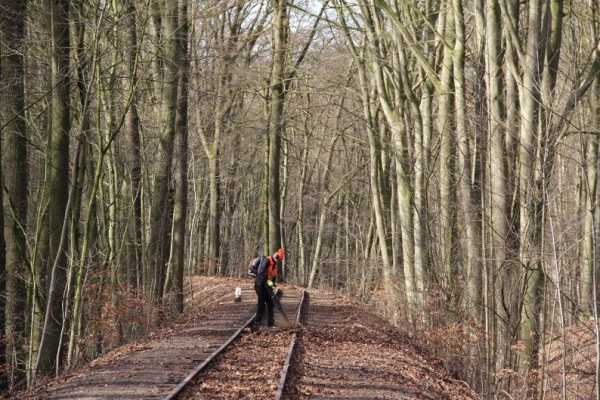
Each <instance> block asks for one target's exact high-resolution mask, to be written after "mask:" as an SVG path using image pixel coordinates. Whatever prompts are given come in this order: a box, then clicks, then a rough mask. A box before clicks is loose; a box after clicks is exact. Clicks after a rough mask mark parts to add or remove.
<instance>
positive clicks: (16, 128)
mask: <svg viewBox="0 0 600 400" xmlns="http://www.w3.org/2000/svg"><path fill="white" fill-rule="evenodd" d="M26 5H27V2H25V1H8V2H5V5H4V6H3V10H1V11H0V46H1V49H0V62H1V64H0V76H1V79H0V82H1V87H2V88H3V93H4V95H3V99H2V102H1V103H0V125H1V127H0V138H2V141H3V143H1V145H2V152H1V154H2V158H3V160H2V166H3V170H2V174H3V179H2V182H3V185H2V186H0V191H2V192H4V191H6V197H5V201H6V202H5V203H2V202H1V201H0V204H3V212H2V214H3V217H4V224H3V225H0V229H2V230H3V234H4V240H5V241H6V253H5V257H6V259H5V260H6V264H5V265H6V267H4V260H3V261H2V264H3V267H2V268H1V270H2V271H1V272H0V273H1V274H2V278H0V279H2V280H3V282H5V284H6V298H5V299H4V295H2V298H3V301H6V308H4V307H0V314H4V310H6V319H5V323H6V330H4V324H2V326H0V328H2V330H1V331H0V335H2V334H5V335H6V338H9V339H10V340H9V341H8V342H7V345H6V360H8V361H9V364H8V371H7V374H8V377H9V380H10V383H9V386H10V387H11V388H13V389H15V388H18V387H19V386H21V385H22V384H23V381H24V379H25V373H24V371H25V365H24V362H25V359H24V358H25V357H24V345H25V344H26V343H25V339H26V338H25V309H26V307H25V303H26V289H25V282H26V278H27V243H26V239H25V234H26V229H27V191H28V165H27V131H26V125H25V88H24V62H23V53H24V50H23V47H24V46H23V42H24V40H25V12H26ZM4 270H5V271H6V272H4ZM0 293H4V291H3V290H0ZM3 343H4V341H3ZM0 351H1V352H2V357H4V348H1V349H0ZM0 365H4V362H0ZM1 375H4V374H1ZM6 383H8V382H6ZM2 386H3V385H2V384H1V383H0V387H2Z"/></svg>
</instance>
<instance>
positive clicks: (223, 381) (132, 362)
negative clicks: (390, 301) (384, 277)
mask: <svg viewBox="0 0 600 400" xmlns="http://www.w3.org/2000/svg"><path fill="white" fill-rule="evenodd" d="M284 290H285V295H284V296H283V298H282V301H281V303H282V306H283V308H284V310H285V312H286V314H287V316H288V317H289V318H290V319H291V320H292V322H294V324H293V325H295V327H294V328H291V329H290V328H289V327H285V326H284V319H283V318H282V317H281V315H280V314H279V313H278V312H275V322H276V325H278V327H277V328H275V329H268V328H264V329H259V330H257V331H252V330H251V329H250V328H249V327H248V325H249V323H250V322H251V321H252V317H253V314H254V308H255V299H256V297H255V295H254V293H253V289H252V285H251V284H250V283H249V284H248V285H247V286H245V287H243V288H242V297H243V298H244V299H246V300H245V301H244V302H242V303H234V302H233V301H232V300H233V299H231V298H229V297H224V298H223V302H222V303H221V304H219V305H218V306H215V307H213V308H211V309H210V312H209V313H205V314H203V317H202V318H201V319H199V320H197V321H195V322H194V324H193V325H190V326H188V327H187V328H185V329H181V328H179V329H176V330H177V332H176V333H174V334H173V335H171V336H169V337H166V338H163V339H160V340H152V341H150V342H148V343H147V344H146V345H144V346H146V348H142V349H138V350H137V351H133V352H130V353H128V354H125V355H124V356H123V357H121V358H118V359H115V357H112V358H111V360H112V361H111V362H110V363H108V362H104V363H100V364H98V365H95V366H92V367H88V368H87V369H86V370H85V372H82V373H80V374H74V375H75V376H72V377H70V378H69V379H63V380H62V382H59V383H56V384H54V386H53V387H46V388H44V389H43V391H38V392H37V393H36V395H35V396H33V397H32V396H20V397H18V398H19V399H36V400H37V399H82V400H86V399H109V398H110V399H178V400H182V399H185V400H197V399H210V400H216V399H269V400H271V399H277V400H279V399H294V400H296V399H298V400H304V399H306V400H308V399H311V398H348V399H349V398H382V399H383V398H385V399H432V400H433V399H442V398H443V399H449V400H451V399H461V400H463V399H476V398H477V395H476V394H475V393H474V392H473V391H471V390H470V389H469V388H468V387H467V386H466V385H465V384H464V383H461V382H459V381H456V380H455V379H454V378H453V377H452V376H450V375H449V374H448V373H447V372H446V371H445V370H443V369H442V368H441V367H440V366H436V365H434V364H431V363H429V362H428V361H427V360H426V358H425V357H424V356H423V354H421V353H420V351H419V350H418V349H415V348H413V347H411V345H410V343H408V342H409V339H408V338H406V337H405V336H404V335H402V334H401V333H400V332H399V331H398V330H397V329H396V328H394V327H393V326H391V325H389V324H388V323H386V322H385V321H384V320H382V319H381V318H379V317H377V316H376V315H374V314H372V313H370V312H368V311H367V310H365V309H364V308H361V307H357V305H355V304H352V303H351V302H349V301H348V299H345V298H344V297H342V296H338V295H335V294H331V293H323V292H319V291H311V292H310V298H309V293H308V292H305V291H304V290H301V289H298V288H294V287H287V286H286V287H284ZM309 303H310V304H309ZM299 322H301V326H299ZM174 330H175V329H174Z"/></svg>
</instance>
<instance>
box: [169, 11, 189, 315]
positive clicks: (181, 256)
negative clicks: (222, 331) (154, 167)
mask: <svg viewBox="0 0 600 400" xmlns="http://www.w3.org/2000/svg"><path fill="white" fill-rule="evenodd" d="M179 7H180V14H179V16H180V19H179V21H180V26H179V41H178V59H179V62H180V70H179V74H180V75H179V95H178V98H179V101H178V103H179V106H178V110H177V123H176V137H175V154H176V157H175V208H174V212H173V251H172V254H173V256H172V260H171V266H172V269H173V292H174V306H175V310H176V311H177V312H179V313H181V312H183V276H184V267H185V232H186V219H187V208H188V201H187V200H188V183H187V182H188V174H187V170H188V115H187V114H188V75H189V66H190V63H189V58H188V57H189V56H188V51H187V47H188V31H189V22H188V15H187V10H188V0H180V6H179Z"/></svg>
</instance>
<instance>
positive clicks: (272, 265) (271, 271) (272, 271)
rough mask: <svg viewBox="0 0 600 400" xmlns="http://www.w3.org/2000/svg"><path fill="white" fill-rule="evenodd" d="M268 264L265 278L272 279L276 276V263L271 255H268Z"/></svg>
mask: <svg viewBox="0 0 600 400" xmlns="http://www.w3.org/2000/svg"><path fill="white" fill-rule="evenodd" d="M267 258H268V259H269V266H268V267H267V279H268V280H270V281H272V280H275V277H276V276H277V263H276V262H275V260H273V256H268V257H267Z"/></svg>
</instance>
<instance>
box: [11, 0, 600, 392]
mask: <svg viewBox="0 0 600 400" xmlns="http://www.w3.org/2000/svg"><path fill="white" fill-rule="evenodd" d="M599 40H600V6H599V5H598V3H597V1H596V0H571V1H563V0H546V1H542V0H527V1H519V0H464V1H463V0H420V1H412V0H212V1H191V0H177V1H176V0H172V1H170V0H139V1H135V0H73V1H68V0H29V1H26V0H2V1H1V2H0V41H1V46H0V61H1V63H0V132H1V148H2V158H1V164H0V169H1V172H2V173H1V177H2V190H0V203H1V204H2V213H0V225H1V227H2V229H0V274H1V275H0V311H1V312H0V332H2V334H1V337H2V340H1V341H0V364H2V365H4V366H5V367H3V368H1V369H0V388H2V391H3V392H4V393H6V392H8V391H15V390H18V389H21V388H24V387H26V386H28V385H33V384H35V382H39V381H40V380H41V379H42V378H44V377H48V376H54V375H56V374H58V373H60V372H61V371H64V370H68V369H71V368H73V367H75V366H78V365H81V364H82V363H83V362H85V361H88V360H90V359H93V358H94V357H96V356H98V355H100V354H102V353H103V352H106V351H108V350H110V349H112V348H114V347H115V346H117V345H119V344H122V343H125V342H127V341H130V340H133V339H136V338H139V337H141V336H143V335H144V334H146V333H147V332H149V330H150V329H152V328H153V327H155V326H157V325H159V324H161V323H162V322H163V321H166V320H169V318H172V317H173V316H174V315H176V314H177V313H181V312H185V305H184V301H183V298H184V292H185V290H186V282H187V280H186V277H187V276H189V275H191V274H218V275H229V276H242V275H244V274H245V273H246V265H247V263H248V261H249V260H250V259H251V258H252V257H253V256H255V255H257V254H259V253H264V254H270V253H271V252H272V251H273V250H275V249H277V248H278V247H282V248H284V249H285V251H286V259H285V263H284V265H283V266H282V275H283V280H285V281H286V282H288V283H292V284H296V285H300V286H304V287H313V288H323V289H328V290H335V291H338V292H341V293H344V294H348V295H350V296H353V297H355V298H357V299H359V300H360V301H363V302H365V304H367V305H369V306H370V307H372V309H373V310H374V311H376V312H378V313H380V314H382V315H384V316H385V317H386V318H388V319H389V320H390V321H392V322H394V323H395V324H397V325H398V326H399V327H401V328H402V329H403V330H406V331H407V332H409V333H410V334H411V335H412V336H413V337H415V338H421V339H422V342H423V343H425V344H428V345H431V346H433V347H435V346H438V347H445V348H447V349H451V351H450V352H447V353H448V354H452V358H451V359H447V360H446V362H447V365H448V366H449V368H451V369H452V370H453V371H454V372H455V374H456V376H457V377H458V378H460V379H462V380H465V381H466V382H468V383H469V384H470V385H471V386H472V387H473V388H475V389H476V390H477V391H479V392H480V393H481V394H482V395H483V396H484V397H486V398H493V397H499V398H504V397H506V398H508V397H509V396H512V397H511V398H525V397H528V398H536V397H540V396H542V394H543V393H544V382H546V380H545V378H546V375H545V373H546V361H547V357H546V353H545V347H544V345H545V344H546V343H548V342H549V341H550V340H552V338H553V337H554V336H555V335H556V333H560V332H563V331H564V330H565V329H566V327H568V326H570V325H575V324H578V323H581V322H582V321H587V320H592V321H597V312H598V308H597V306H596V305H597V299H598V298H599V296H600V294H599V293H598V290H597V288H598V286H597V285H596V280H597V279H598V278H600V276H599V275H598V271H599V269H598V263H599V261H598V260H597V258H598V237H599V233H598V232H599V229H600V223H599V220H598V209H597V207H596V203H597V200H598V190H597V179H598V161H599V159H598V143H599V135H600V77H599V71H600V41H599ZM593 326H594V327H595V328H594V329H595V331H596V332H598V330H599V326H598V324H597V323H596V324H593ZM596 337H597V339H596V343H598V344H600V336H599V335H596ZM596 347H597V348H600V347H599V346H596ZM598 371H600V365H599V368H598ZM599 378H600V373H598V372H597V373H596V381H597V382H600V379H599ZM568 384H569V383H568V381H567V379H565V378H564V377H563V378H562V386H563V391H564V393H566V390H567V385H568Z"/></svg>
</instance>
